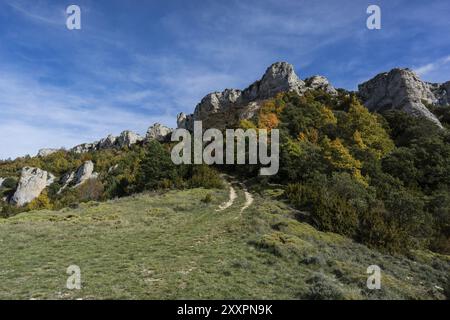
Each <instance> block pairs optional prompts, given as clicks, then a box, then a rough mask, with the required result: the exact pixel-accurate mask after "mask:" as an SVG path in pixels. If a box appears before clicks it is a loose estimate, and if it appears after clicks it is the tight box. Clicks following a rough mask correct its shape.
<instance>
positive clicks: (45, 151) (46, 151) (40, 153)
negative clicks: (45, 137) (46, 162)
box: [37, 148, 59, 157]
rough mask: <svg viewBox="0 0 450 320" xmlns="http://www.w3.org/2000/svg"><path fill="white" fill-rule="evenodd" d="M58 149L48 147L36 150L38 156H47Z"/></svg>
mask: <svg viewBox="0 0 450 320" xmlns="http://www.w3.org/2000/svg"><path fill="white" fill-rule="evenodd" d="M58 151H59V149H50V148H45V149H40V150H39V151H38V154H37V156H38V157H47V156H49V155H51V154H53V153H55V152H58Z"/></svg>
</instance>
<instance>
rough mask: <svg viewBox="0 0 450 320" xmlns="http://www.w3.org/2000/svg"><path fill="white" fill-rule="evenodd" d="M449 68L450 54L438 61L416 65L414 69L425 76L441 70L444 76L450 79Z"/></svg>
mask: <svg viewBox="0 0 450 320" xmlns="http://www.w3.org/2000/svg"><path fill="white" fill-rule="evenodd" d="M449 69H450V55H449V56H446V57H444V58H440V59H438V60H436V61H433V62H430V63H427V64H425V65H422V66H419V67H415V68H414V71H415V72H416V73H417V74H418V75H420V76H422V77H424V78H426V77H429V76H431V75H432V74H433V73H436V72H439V73H440V74H442V76H444V75H445V76H446V77H447V81H448V80H449V78H450V76H449V75H450V72H448V71H449ZM444 81H445V79H444Z"/></svg>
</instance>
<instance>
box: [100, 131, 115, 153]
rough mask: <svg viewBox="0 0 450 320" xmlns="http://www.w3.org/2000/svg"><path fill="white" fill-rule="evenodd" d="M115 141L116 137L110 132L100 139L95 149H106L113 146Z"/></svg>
mask: <svg viewBox="0 0 450 320" xmlns="http://www.w3.org/2000/svg"><path fill="white" fill-rule="evenodd" d="M116 142H117V137H114V136H113V135H112V134H110V135H108V136H107V137H106V138H104V139H101V140H100V141H99V142H98V144H97V149H108V148H113V147H114V146H115V144H116Z"/></svg>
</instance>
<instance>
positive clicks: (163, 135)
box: [145, 123, 172, 142]
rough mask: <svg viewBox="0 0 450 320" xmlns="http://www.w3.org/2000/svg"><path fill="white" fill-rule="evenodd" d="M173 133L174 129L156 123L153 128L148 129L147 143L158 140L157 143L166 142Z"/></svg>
mask: <svg viewBox="0 0 450 320" xmlns="http://www.w3.org/2000/svg"><path fill="white" fill-rule="evenodd" d="M171 133H172V129H170V128H169V127H166V126H164V125H162V124H160V123H155V124H154V125H153V126H151V127H150V128H148V130H147V135H146V136H145V140H146V141H150V140H157V141H160V142H162V141H165V140H167V138H168V136H169V135H170V134H171Z"/></svg>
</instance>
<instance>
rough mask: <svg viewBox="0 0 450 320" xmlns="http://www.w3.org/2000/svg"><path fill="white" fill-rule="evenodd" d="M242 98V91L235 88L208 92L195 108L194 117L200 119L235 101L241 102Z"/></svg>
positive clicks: (233, 103) (223, 108)
mask: <svg viewBox="0 0 450 320" xmlns="http://www.w3.org/2000/svg"><path fill="white" fill-rule="evenodd" d="M242 100H243V99H242V91H240V90H236V89H226V90H225V91H223V92H213V93H210V94H208V95H207V96H205V97H204V98H203V99H202V101H201V102H200V103H199V104H198V105H197V107H196V108H195V111H194V118H196V119H202V118H203V117H206V116H208V115H210V114H212V113H217V112H218V111H221V110H226V109H227V108H230V107H232V106H233V105H235V104H237V103H242Z"/></svg>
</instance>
